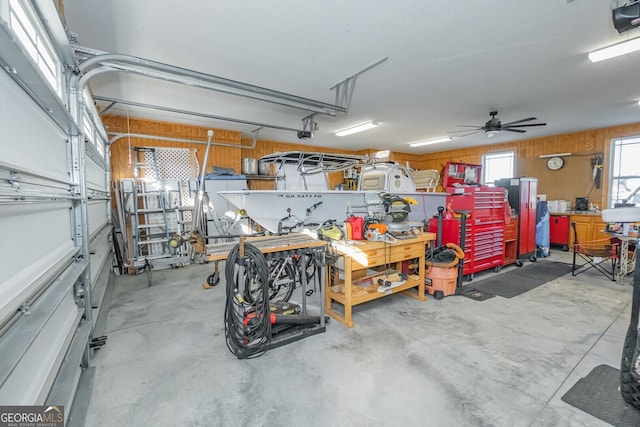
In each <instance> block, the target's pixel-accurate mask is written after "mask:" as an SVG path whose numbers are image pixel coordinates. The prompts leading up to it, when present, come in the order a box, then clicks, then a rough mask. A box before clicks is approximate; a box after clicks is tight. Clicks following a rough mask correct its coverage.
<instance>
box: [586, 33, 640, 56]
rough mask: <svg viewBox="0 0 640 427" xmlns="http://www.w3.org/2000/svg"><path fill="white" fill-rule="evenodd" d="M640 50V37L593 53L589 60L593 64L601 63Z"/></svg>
mask: <svg viewBox="0 0 640 427" xmlns="http://www.w3.org/2000/svg"><path fill="white" fill-rule="evenodd" d="M638 50H640V37H638V38H635V39H631V40H627V41H626V42H622V43H618V44H614V45H613V46H609V47H605V48H604V49H600V50H596V51H594V52H591V53H590V54H589V60H590V61H591V62H600V61H604V60H605V59H611V58H615V57H616V56H620V55H626V54H627V53H631V52H636V51H638Z"/></svg>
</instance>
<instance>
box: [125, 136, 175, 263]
mask: <svg viewBox="0 0 640 427" xmlns="http://www.w3.org/2000/svg"><path fill="white" fill-rule="evenodd" d="M133 150H134V156H133V157H134V168H133V172H134V181H135V186H136V189H135V190H136V200H133V215H132V234H133V248H132V249H133V256H134V257H135V258H136V259H141V258H148V259H152V258H162V257H165V256H171V255H172V254H173V250H172V248H171V247H170V246H169V245H168V242H169V237H170V231H169V225H168V222H167V206H166V205H167V201H166V199H165V197H166V194H165V193H166V192H167V191H165V188H164V187H165V186H164V182H163V180H162V178H161V177H160V171H159V169H158V158H157V156H156V150H155V149H154V148H148V147H133ZM145 153H149V154H150V158H151V162H148V161H147V156H145ZM143 171H144V176H142V175H143V174H142V172H143ZM150 171H151V173H149V172H150Z"/></svg>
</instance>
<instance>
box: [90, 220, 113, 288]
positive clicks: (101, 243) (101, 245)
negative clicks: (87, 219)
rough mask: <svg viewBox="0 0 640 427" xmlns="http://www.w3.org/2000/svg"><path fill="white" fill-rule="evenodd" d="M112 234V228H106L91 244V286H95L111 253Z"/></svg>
mask: <svg viewBox="0 0 640 427" xmlns="http://www.w3.org/2000/svg"><path fill="white" fill-rule="evenodd" d="M110 234H111V227H104V228H103V229H102V230H101V231H100V233H98V235H97V236H96V238H95V239H93V240H92V241H91V243H90V244H89V247H90V254H91V255H90V257H89V260H90V262H91V285H92V286H94V285H95V283H96V281H97V279H98V275H99V274H100V272H101V271H102V267H103V266H104V263H105V261H106V260H107V258H108V257H109V254H110V253H111V246H110V244H109V236H110Z"/></svg>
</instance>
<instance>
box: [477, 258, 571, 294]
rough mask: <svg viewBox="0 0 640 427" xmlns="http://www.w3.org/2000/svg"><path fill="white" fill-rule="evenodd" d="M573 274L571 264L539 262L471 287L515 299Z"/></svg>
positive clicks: (515, 268) (514, 269)
mask: <svg viewBox="0 0 640 427" xmlns="http://www.w3.org/2000/svg"><path fill="white" fill-rule="evenodd" d="M570 272H571V264H565V263H562V262H553V261H539V262H536V263H533V264H530V265H527V266H525V267H521V268H518V267H514V268H513V269H512V270H511V271H507V272H504V273H502V274H497V275H495V276H494V277H490V278H487V279H485V280H482V281H480V282H478V284H477V285H476V284H474V285H472V286H470V287H471V288H473V289H477V290H479V291H484V292H488V293H490V294H494V295H498V296H501V297H503V298H513V297H515V296H518V295H521V294H523V293H525V292H527V291H530V290H532V289H535V288H537V287H538V286H540V285H543V284H545V283H547V282H550V281H551V280H554V279H556V278H558V277H560V276H564V275H565V274H567V273H570Z"/></svg>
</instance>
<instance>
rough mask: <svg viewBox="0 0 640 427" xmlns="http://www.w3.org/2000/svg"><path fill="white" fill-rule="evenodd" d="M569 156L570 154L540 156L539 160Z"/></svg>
mask: <svg viewBox="0 0 640 427" xmlns="http://www.w3.org/2000/svg"><path fill="white" fill-rule="evenodd" d="M570 155H571V153H556V154H542V155H541V156H540V158H541V159H548V158H549V157H564V156H570Z"/></svg>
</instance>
